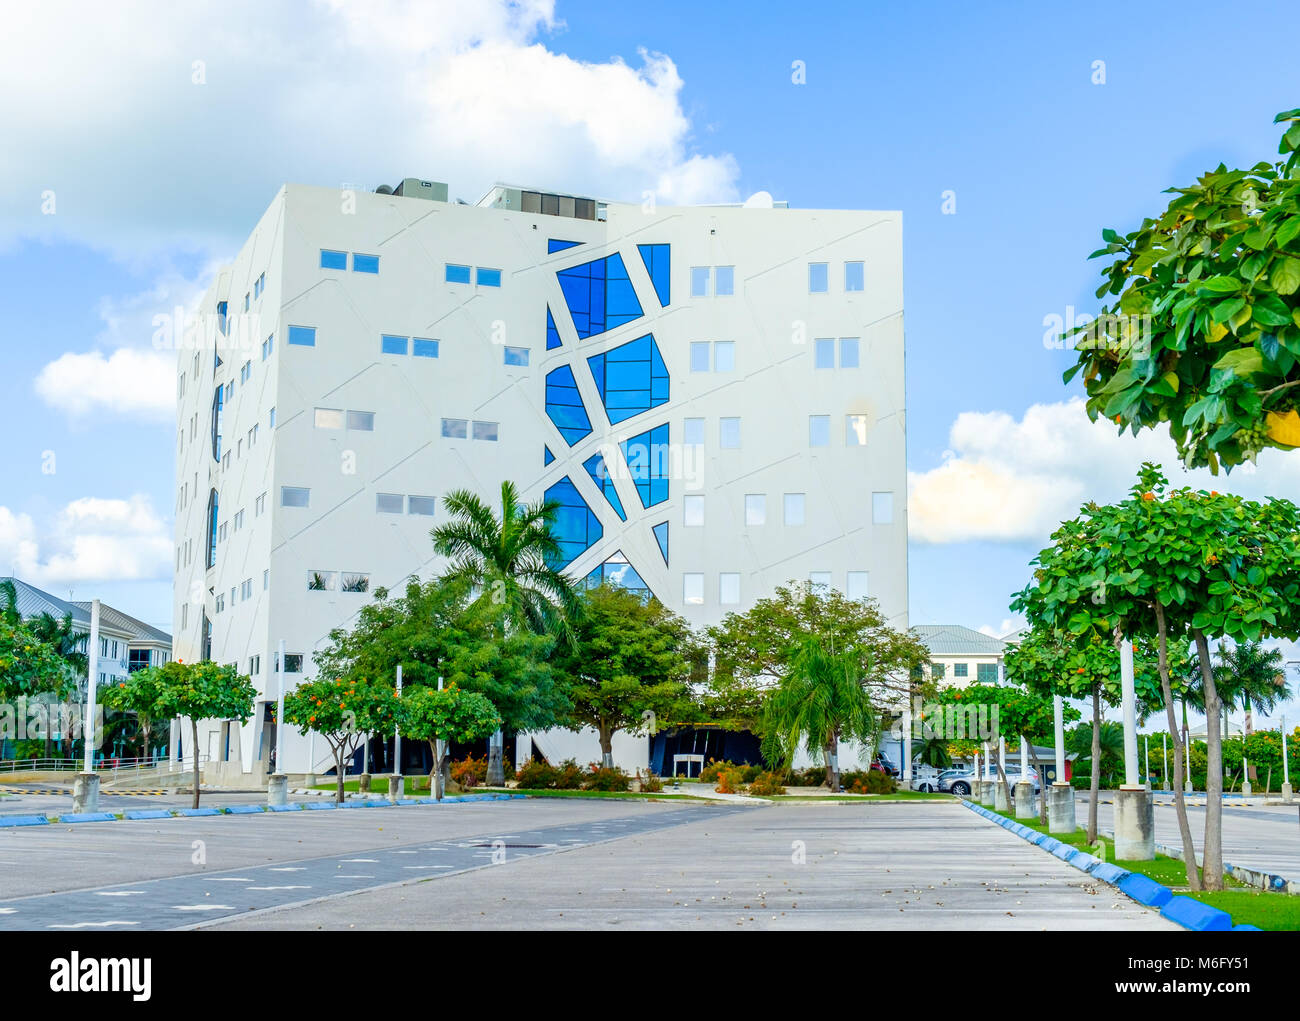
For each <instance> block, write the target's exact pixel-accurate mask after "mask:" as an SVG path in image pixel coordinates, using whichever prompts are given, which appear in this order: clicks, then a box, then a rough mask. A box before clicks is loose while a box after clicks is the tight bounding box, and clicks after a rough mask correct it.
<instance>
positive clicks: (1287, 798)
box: [1282, 783, 1295, 805]
mask: <svg viewBox="0 0 1300 1021" xmlns="http://www.w3.org/2000/svg"><path fill="white" fill-rule="evenodd" d="M1293 801H1295V792H1294V791H1293V790H1292V789H1291V785H1290V784H1289V783H1284V784H1283V785H1282V804H1284V805H1289V804H1291V803H1292V802H1293Z"/></svg>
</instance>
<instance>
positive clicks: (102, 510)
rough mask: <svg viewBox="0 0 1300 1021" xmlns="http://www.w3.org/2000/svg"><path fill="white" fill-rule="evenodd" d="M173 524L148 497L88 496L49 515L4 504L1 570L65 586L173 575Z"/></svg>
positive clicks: (0, 521) (1, 510) (36, 582)
mask: <svg viewBox="0 0 1300 1021" xmlns="http://www.w3.org/2000/svg"><path fill="white" fill-rule="evenodd" d="M172 558H173V547H172V540H171V533H170V529H169V526H168V525H167V523H166V522H165V521H163V519H162V518H161V517H159V516H158V514H157V513H156V512H155V511H154V509H153V507H152V505H151V504H150V501H149V499H148V497H145V496H140V495H136V496H132V497H130V498H129V499H126V500H116V499H102V498H98V497H83V498H81V499H78V500H73V501H72V502H71V503H69V504H67V505H66V506H65V507H64V508H63V509H62V510H60V511H59V512H58V513H56V514H55V515H54V516H53V517H51V518H50V519H48V520H44V519H41V520H39V521H38V520H37V519H34V518H33V517H32V516H31V515H29V514H23V513H15V512H14V511H12V510H10V509H9V508H8V507H3V506H0V570H3V571H5V572H6V573H12V574H14V575H16V576H17V577H19V578H22V579H23V580H24V581H27V582H30V583H31V584H33V585H38V586H41V587H43V588H49V587H51V586H57V587H58V589H59V590H60V591H62V590H66V589H67V588H69V587H74V588H75V587H77V586H78V585H79V584H80V583H82V582H95V581H114V582H121V581H156V580H161V579H166V578H169V577H170V576H171V570H172Z"/></svg>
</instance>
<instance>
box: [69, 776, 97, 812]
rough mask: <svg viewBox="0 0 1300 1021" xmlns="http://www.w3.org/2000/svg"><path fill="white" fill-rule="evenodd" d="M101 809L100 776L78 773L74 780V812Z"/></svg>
mask: <svg viewBox="0 0 1300 1021" xmlns="http://www.w3.org/2000/svg"><path fill="white" fill-rule="evenodd" d="M98 811H99V777H98V776H96V775H95V774H94V773H78V774H77V775H76V776H75V777H74V778H73V780H72V813H73V815H79V814H80V813H82V812H98Z"/></svg>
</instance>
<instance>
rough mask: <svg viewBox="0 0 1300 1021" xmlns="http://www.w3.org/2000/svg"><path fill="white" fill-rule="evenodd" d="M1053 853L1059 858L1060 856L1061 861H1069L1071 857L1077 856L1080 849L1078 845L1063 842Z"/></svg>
mask: <svg viewBox="0 0 1300 1021" xmlns="http://www.w3.org/2000/svg"><path fill="white" fill-rule="evenodd" d="M1052 854H1054V855H1055V856H1056V857H1057V858H1060V859H1061V861H1064V862H1068V861H1069V860H1070V859H1071V858H1074V857H1077V856H1078V855H1079V854H1080V851H1079V849H1078V848H1077V847H1071V846H1070V845H1069V844H1062V845H1061V846H1060V847H1058V848H1056V849H1055V850H1054V851H1053V852H1052Z"/></svg>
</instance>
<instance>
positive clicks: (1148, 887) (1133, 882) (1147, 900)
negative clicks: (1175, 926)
mask: <svg viewBox="0 0 1300 1021" xmlns="http://www.w3.org/2000/svg"><path fill="white" fill-rule="evenodd" d="M1115 885H1116V886H1118V887H1119V888H1120V889H1121V890H1123V891H1124V892H1125V893H1126V894H1128V895H1129V896H1130V897H1132V898H1133V899H1134V900H1135V901H1137V902H1138V903H1139V904H1145V905H1146V906H1147V907H1150V908H1158V907H1160V906H1161V905H1163V904H1167V903H1169V900H1170V898H1171V897H1173V895H1174V893H1173V891H1172V890H1170V889H1169V887H1167V886H1163V885H1161V884H1160V883H1157V882H1156V881H1155V880H1154V879H1148V878H1147V877H1146V876H1144V875H1142V874H1141V873H1140V872H1130V873H1129V874H1128V875H1127V876H1125V877H1124V878H1123V879H1121V880H1120V881H1119V882H1118V883H1116V884H1115ZM1184 899H1186V898H1184ZM1194 903H1199V902H1194ZM1224 917H1227V916H1226V915H1225V916H1224ZM1174 921H1177V919H1174Z"/></svg>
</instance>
